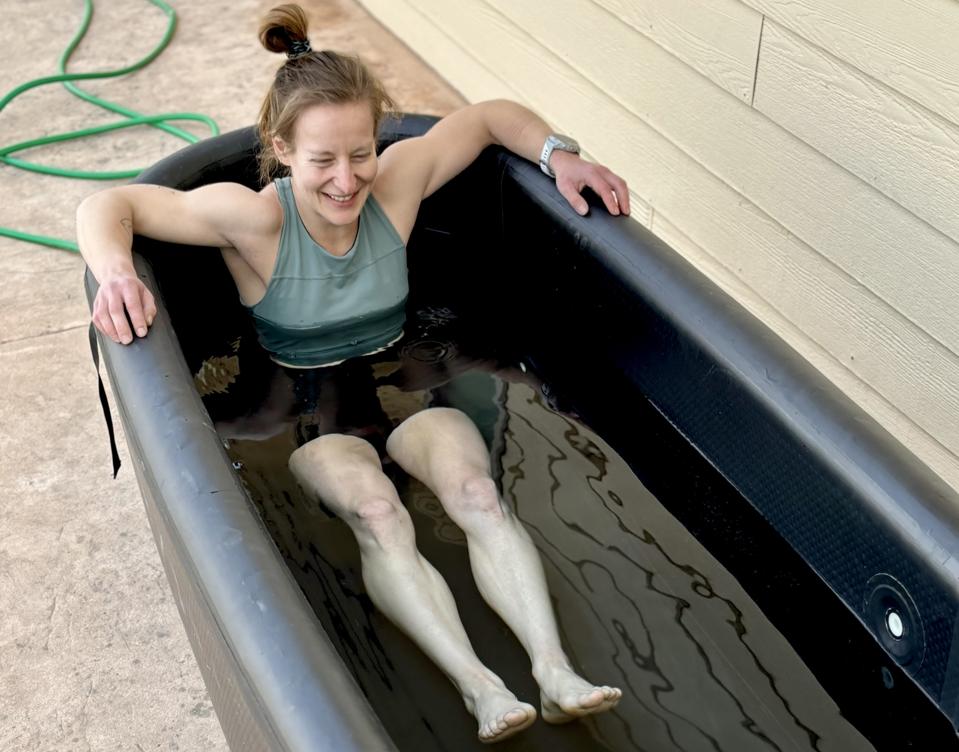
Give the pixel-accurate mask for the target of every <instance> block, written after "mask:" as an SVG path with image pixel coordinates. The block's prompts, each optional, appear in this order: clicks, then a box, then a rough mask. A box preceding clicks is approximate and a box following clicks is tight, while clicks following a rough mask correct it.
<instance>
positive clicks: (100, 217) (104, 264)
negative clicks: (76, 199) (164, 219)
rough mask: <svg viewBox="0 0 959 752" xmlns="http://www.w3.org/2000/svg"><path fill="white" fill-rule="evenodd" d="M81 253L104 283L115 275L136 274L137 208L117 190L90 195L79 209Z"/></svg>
mask: <svg viewBox="0 0 959 752" xmlns="http://www.w3.org/2000/svg"><path fill="white" fill-rule="evenodd" d="M77 243H78V245H79V246H80V253H81V255H82V256H83V259H84V260H85V261H86V262H87V266H89V267H90V270H91V271H92V272H93V276H94V277H96V279H97V281H98V282H100V283H101V284H102V283H103V281H104V280H105V279H107V278H108V277H111V276H116V275H122V276H133V275H135V271H134V269H133V254H132V251H131V248H132V244H133V209H132V207H131V206H130V203H129V202H128V201H126V200H125V199H124V198H123V197H122V195H121V194H119V193H118V192H116V191H111V190H107V191H101V192H99V193H95V194H93V195H92V196H89V197H87V198H86V199H84V201H83V202H82V203H81V204H80V206H79V207H78V208H77Z"/></svg>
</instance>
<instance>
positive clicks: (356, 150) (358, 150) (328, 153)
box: [308, 146, 371, 157]
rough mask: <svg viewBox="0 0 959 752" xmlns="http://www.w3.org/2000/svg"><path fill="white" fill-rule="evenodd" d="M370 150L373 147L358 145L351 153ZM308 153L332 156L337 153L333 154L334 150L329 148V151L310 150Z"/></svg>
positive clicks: (317, 155)
mask: <svg viewBox="0 0 959 752" xmlns="http://www.w3.org/2000/svg"><path fill="white" fill-rule="evenodd" d="M370 150H371V147H369V146H357V147H356V148H355V149H353V150H352V151H351V152H350V154H356V153H357V152H362V151H370ZM308 153H309V154H310V156H311V157H332V156H335V155H334V154H333V152H331V151H329V150H327V151H312V150H309V152H308Z"/></svg>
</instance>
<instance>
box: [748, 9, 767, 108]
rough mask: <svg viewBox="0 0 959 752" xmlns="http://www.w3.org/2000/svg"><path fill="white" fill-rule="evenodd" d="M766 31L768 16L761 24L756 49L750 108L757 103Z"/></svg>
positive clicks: (764, 17)
mask: <svg viewBox="0 0 959 752" xmlns="http://www.w3.org/2000/svg"><path fill="white" fill-rule="evenodd" d="M765 30H766V15H765V14H763V18H762V21H760V22H759V45H758V46H757V47H756V67H755V68H753V93H752V94H751V95H750V96H749V106H750V107H753V106H754V103H755V102H756V84H757V83H758V82H759V57H760V55H762V54H763V32H764V31H765Z"/></svg>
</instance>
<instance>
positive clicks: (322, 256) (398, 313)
mask: <svg viewBox="0 0 959 752" xmlns="http://www.w3.org/2000/svg"><path fill="white" fill-rule="evenodd" d="M275 185H276V191H277V194H278V195H279V197H280V204H281V205H282V207H283V228H282V229H281V231H280V248H279V252H278V253H277V257H276V264H275V265H274V267H273V276H272V277H271V278H270V283H269V285H267V288H266V294H265V295H264V296H263V299H262V300H260V301H259V302H258V303H257V304H256V305H253V306H247V308H248V309H249V310H250V312H251V313H252V314H253V320H254V323H255V324H256V329H257V334H258V337H259V341H260V344H261V345H262V346H263V347H264V348H265V349H266V350H267V351H268V352H269V353H270V354H271V355H272V357H273V359H274V360H276V361H278V362H280V363H282V364H285V365H291V366H298V367H310V366H319V365H327V364H330V363H335V362H338V361H341V360H345V359H346V358H352V357H356V356H358V355H366V354H369V353H372V352H375V351H377V350H380V349H382V348H384V347H386V346H387V345H388V344H390V343H391V342H394V341H395V340H397V339H399V337H400V335H401V334H402V332H403V324H404V322H405V316H406V313H405V308H406V297H407V294H408V293H409V286H408V283H407V271H406V246H405V245H404V243H403V240H402V238H400V236H399V233H397V232H396V229H395V228H394V227H393V225H392V223H391V222H390V220H389V219H388V218H387V216H386V214H384V213H383V209H382V208H381V207H380V205H379V204H378V203H377V201H376V199H375V198H373V196H372V195H370V196H369V197H368V198H367V199H366V204H365V205H364V206H363V209H362V210H361V211H360V221H359V229H358V231H357V234H356V240H355V241H354V243H353V247H352V248H350V250H349V251H348V252H347V253H346V254H345V255H344V256H334V255H333V254H332V253H330V252H329V251H327V250H326V249H325V248H323V247H322V246H321V245H319V244H317V243H316V242H315V241H314V240H313V238H311V237H310V234H309V233H308V232H307V231H306V227H304V226H303V222H302V220H301V219H300V215H299V212H298V211H297V209H296V203H295V201H294V199H293V189H292V187H291V186H290V179H289V178H288V177H285V178H280V179H278V180H276V182H275Z"/></svg>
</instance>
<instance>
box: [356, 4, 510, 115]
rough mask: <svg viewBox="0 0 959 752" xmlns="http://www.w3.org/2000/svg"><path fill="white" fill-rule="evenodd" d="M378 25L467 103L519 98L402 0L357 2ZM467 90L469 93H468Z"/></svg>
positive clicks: (501, 81) (508, 86)
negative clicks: (412, 52) (421, 60)
mask: <svg viewBox="0 0 959 752" xmlns="http://www.w3.org/2000/svg"><path fill="white" fill-rule="evenodd" d="M359 2H360V4H361V5H362V6H363V7H365V8H366V9H367V11H369V13H370V14H371V15H372V16H373V17H375V18H376V19H377V20H378V21H379V22H380V23H382V24H383V25H384V26H386V27H387V28H388V29H389V30H390V31H391V32H393V33H394V34H396V36H398V37H399V38H400V39H402V40H403V41H404V42H405V43H406V44H407V46H408V47H410V48H411V49H412V50H414V51H415V52H416V53H417V54H418V55H419V56H420V57H421V58H423V59H424V60H425V61H426V62H427V63H428V64H429V65H431V66H432V67H433V68H434V69H436V70H437V71H439V73H440V75H441V76H443V77H444V78H445V79H446V80H447V81H448V82H449V83H450V84H451V85H452V86H453V87H455V88H457V89H458V90H459V91H460V93H461V94H462V95H463V96H464V97H465V98H466V99H467V100H469V101H472V102H479V101H482V100H484V99H499V98H505V99H515V100H518V99H520V98H521V97H520V95H519V93H517V92H516V91H515V90H514V89H513V88H512V87H511V86H510V85H509V84H508V83H507V81H506V80H505V79H503V78H501V77H498V76H495V75H493V74H492V73H490V71H489V70H488V69H487V68H486V67H485V66H484V65H483V64H482V63H481V62H480V61H479V60H477V59H476V58H474V57H472V56H470V55H467V54H465V52H464V50H463V47H462V46H461V45H460V44H458V43H457V42H455V41H453V40H452V39H450V37H449V36H448V35H447V34H446V33H445V32H444V31H442V30H441V29H439V28H438V27H437V26H436V25H435V24H434V23H433V22H432V21H430V20H429V18H428V17H427V16H426V15H425V14H423V13H421V12H420V11H418V10H417V9H416V7H415V6H414V5H411V4H409V3H407V2H405V0H359ZM467 89H468V90H467Z"/></svg>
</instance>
